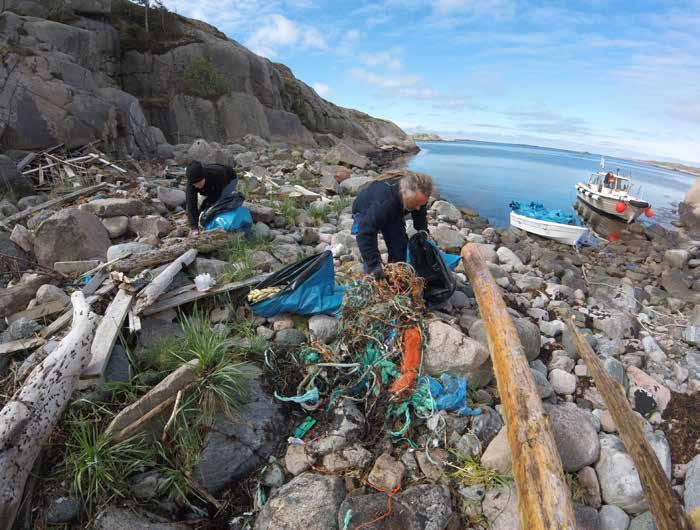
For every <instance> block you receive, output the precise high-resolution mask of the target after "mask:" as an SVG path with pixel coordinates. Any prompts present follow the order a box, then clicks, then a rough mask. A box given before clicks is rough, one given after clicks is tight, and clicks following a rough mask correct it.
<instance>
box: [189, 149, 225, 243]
mask: <svg viewBox="0 0 700 530" xmlns="http://www.w3.org/2000/svg"><path fill="white" fill-rule="evenodd" d="M235 179H236V172H235V171H234V170H233V168H232V167H230V166H224V165H222V164H202V163H200V162H197V161H196V160H195V161H194V162H190V164H189V165H188V166H187V201H186V205H187V217H188V219H189V222H190V227H191V228H192V235H197V234H198V233H199V213H200V211H204V210H206V209H207V208H209V207H210V206H212V205H213V204H214V203H216V201H218V200H219V198H220V197H221V193H222V192H223V191H224V188H226V186H228V185H229V184H230V183H231V182H233V181H234V180H235ZM199 195H204V197H205V199H204V201H202V205H201V208H200V206H199Z"/></svg>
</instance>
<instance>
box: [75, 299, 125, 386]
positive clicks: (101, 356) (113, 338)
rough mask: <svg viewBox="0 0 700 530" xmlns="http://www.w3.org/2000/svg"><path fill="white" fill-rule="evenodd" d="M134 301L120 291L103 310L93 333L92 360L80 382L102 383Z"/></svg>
mask: <svg viewBox="0 0 700 530" xmlns="http://www.w3.org/2000/svg"><path fill="white" fill-rule="evenodd" d="M133 301H134V295H133V294H131V293H127V292H126V291H124V290H122V289H120V290H119V292H117V295H116V296H115V297H114V299H113V300H112V302H111V303H110V304H109V306H108V307H107V309H106V310H105V315H104V317H102V320H101V321H100V324H99V325H98V326H97V331H96V332H95V339H94V340H93V342H92V347H91V348H90V353H91V354H92V359H91V360H90V364H89V365H88V366H87V368H85V370H84V371H83V375H82V376H81V379H82V380H90V381H89V382H90V383H94V384H98V383H99V382H101V381H102V376H103V374H104V371H105V368H106V367H107V363H108V362H109V357H110V355H112V349H113V348H114V344H115V343H116V342H117V338H118V337H119V333H120V332H121V329H122V325H123V324H124V319H125V318H126V316H127V315H128V314H129V309H130V308H131V304H132V302H133Z"/></svg>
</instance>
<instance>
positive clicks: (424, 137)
mask: <svg viewBox="0 0 700 530" xmlns="http://www.w3.org/2000/svg"><path fill="white" fill-rule="evenodd" d="M411 138H413V139H414V140H415V141H416V142H444V141H445V140H443V139H442V138H440V136H439V135H437V134H433V133H416V134H412V135H411Z"/></svg>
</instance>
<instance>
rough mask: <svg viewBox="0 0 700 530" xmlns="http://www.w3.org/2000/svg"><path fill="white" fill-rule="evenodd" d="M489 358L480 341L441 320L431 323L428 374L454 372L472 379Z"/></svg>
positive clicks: (427, 347)
mask: <svg viewBox="0 0 700 530" xmlns="http://www.w3.org/2000/svg"><path fill="white" fill-rule="evenodd" d="M488 357H489V352H488V350H487V349H486V348H485V347H484V346H483V345H482V344H481V343H480V342H478V341H476V340H474V339H471V338H469V337H467V336H466V335H465V334H464V333H462V332H461V331H460V330H459V329H457V328H455V327H453V326H450V325H449V324H446V323H445V322H442V321H440V320H433V321H431V322H430V323H429V324H428V343H427V345H426V348H425V354H424V357H423V368H424V369H425V370H426V371H427V373H429V374H434V375H438V376H439V375H441V374H443V373H445V372H451V373H454V374H461V375H465V376H467V379H469V377H470V376H471V375H472V374H473V373H474V372H475V371H476V370H477V369H478V368H479V367H480V366H481V365H482V364H484V362H486V360H487V359H488Z"/></svg>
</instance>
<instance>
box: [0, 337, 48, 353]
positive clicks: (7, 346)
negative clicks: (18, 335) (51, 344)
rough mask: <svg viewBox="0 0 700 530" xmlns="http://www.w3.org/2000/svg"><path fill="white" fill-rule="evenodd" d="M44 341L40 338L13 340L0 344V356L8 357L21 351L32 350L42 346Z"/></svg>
mask: <svg viewBox="0 0 700 530" xmlns="http://www.w3.org/2000/svg"><path fill="white" fill-rule="evenodd" d="M45 342H46V340H44V339H43V338H41V337H32V338H30V339H21V340H13V341H11V342H5V343H3V344H0V355H9V354H11V353H15V352H18V351H23V350H32V349H34V348H36V347H38V346H41V345H42V344H44V343H45Z"/></svg>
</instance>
